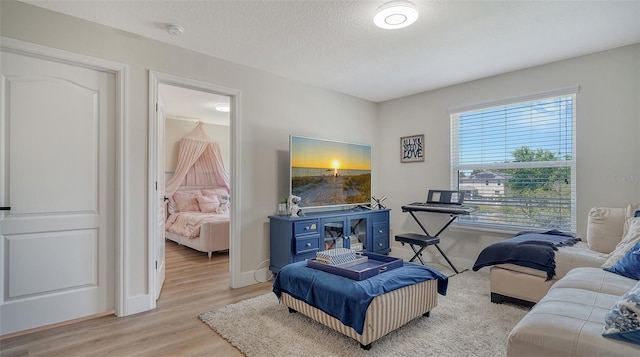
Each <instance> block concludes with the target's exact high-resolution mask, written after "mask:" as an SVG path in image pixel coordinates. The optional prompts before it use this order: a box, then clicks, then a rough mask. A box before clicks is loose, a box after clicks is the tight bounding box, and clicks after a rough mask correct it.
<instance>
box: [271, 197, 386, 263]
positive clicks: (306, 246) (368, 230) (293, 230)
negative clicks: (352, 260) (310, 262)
mask: <svg viewBox="0 0 640 357" xmlns="http://www.w3.org/2000/svg"><path fill="white" fill-rule="evenodd" d="M269 222H270V240H271V242H270V248H271V263H270V265H269V269H270V270H271V271H272V272H273V273H274V274H275V273H277V272H278V271H280V269H281V268H282V267H283V266H285V265H287V264H290V263H294V262H299V261H303V260H305V259H313V258H315V257H316V252H317V251H321V250H326V249H334V248H352V249H358V250H359V249H362V250H363V251H367V252H372V253H377V254H388V253H389V252H390V249H389V209H383V210H368V209H362V208H355V209H351V210H339V211H324V212H310V213H306V216H304V217H291V216H290V215H274V216H269Z"/></svg>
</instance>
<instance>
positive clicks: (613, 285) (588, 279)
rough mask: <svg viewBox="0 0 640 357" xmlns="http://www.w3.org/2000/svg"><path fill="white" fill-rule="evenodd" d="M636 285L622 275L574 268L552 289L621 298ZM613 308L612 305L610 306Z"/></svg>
mask: <svg viewBox="0 0 640 357" xmlns="http://www.w3.org/2000/svg"><path fill="white" fill-rule="evenodd" d="M636 283H637V281H636V280H634V279H629V278H627V277H624V276H622V275H618V274H614V273H610V272H608V271H604V270H602V269H601V268H587V267H585V268H576V269H573V270H571V271H570V272H568V273H567V275H565V276H564V277H563V278H562V279H560V280H558V281H557V282H555V284H553V286H552V287H551V290H553V289H582V290H589V291H593V292H597V293H605V294H611V295H615V296H621V295H623V294H624V293H626V292H627V291H629V289H631V288H632V287H633V286H634V285H635V284H636ZM612 306H613V305H612Z"/></svg>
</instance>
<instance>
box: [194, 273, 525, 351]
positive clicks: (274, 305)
mask: <svg viewBox="0 0 640 357" xmlns="http://www.w3.org/2000/svg"><path fill="white" fill-rule="evenodd" d="M528 311H529V309H527V308H523V307H519V306H514V305H509V304H494V303H492V302H491V301H490V298H489V275H488V274H487V273H484V272H472V271H467V272H464V273H462V274H458V275H455V276H453V277H450V278H449V288H448V290H447V296H442V295H438V306H436V307H435V308H434V309H433V310H432V311H431V316H429V317H418V318H416V319H414V320H412V321H410V322H409V323H407V324H406V325H404V326H403V327H401V328H399V329H397V330H396V331H393V332H391V333H389V334H388V335H386V336H384V337H382V338H380V339H379V340H377V341H374V342H373V344H372V347H371V350H369V351H365V350H363V349H361V348H360V344H359V343H358V342H357V341H355V340H353V339H351V338H349V337H346V336H344V335H342V334H340V333H338V332H335V331H334V330H332V329H330V328H328V327H325V326H323V325H321V324H319V323H317V322H315V321H313V320H311V319H310V318H308V317H306V316H304V315H302V314H300V313H289V311H288V309H287V307H286V306H284V305H282V304H280V303H279V302H278V299H277V298H276V296H275V295H274V294H273V293H270V294H265V295H262V296H258V297H256V298H253V299H249V300H244V301H241V302H239V303H237V304H232V305H227V306H225V307H223V308H221V309H219V310H215V311H210V312H205V313H202V314H200V316H199V318H200V319H201V320H202V321H203V322H204V323H206V324H207V325H209V326H210V327H211V328H212V329H213V330H214V331H216V332H217V333H218V334H220V335H221V336H222V337H224V338H225V339H227V340H228V341H229V342H230V343H231V344H232V345H234V346H235V347H237V348H238V349H239V350H240V351H242V352H243V353H244V354H245V355H247V356H261V357H264V356H304V355H322V356H438V357H446V356H455V357H458V356H478V357H488V356H505V355H506V342H507V336H508V334H509V331H511V329H512V328H513V327H514V326H515V325H516V323H517V322H518V321H520V319H522V317H523V316H524V315H525V314H526V313H527V312H528Z"/></svg>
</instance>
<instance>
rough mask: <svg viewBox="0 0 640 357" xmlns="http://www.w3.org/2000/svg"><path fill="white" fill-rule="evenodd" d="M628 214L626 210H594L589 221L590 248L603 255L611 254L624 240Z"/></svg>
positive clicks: (588, 239)
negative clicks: (623, 235)
mask: <svg viewBox="0 0 640 357" xmlns="http://www.w3.org/2000/svg"><path fill="white" fill-rule="evenodd" d="M626 214H627V209H626V208H607V207H594V208H592V209H591V211H589V219H588V220H587V242H588V243H589V248H591V249H593V250H595V251H597V252H601V253H611V252H612V251H613V250H614V249H615V248H616V245H617V244H618V242H620V240H621V239H622V234H623V230H624V224H625V219H626Z"/></svg>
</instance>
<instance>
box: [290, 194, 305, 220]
mask: <svg viewBox="0 0 640 357" xmlns="http://www.w3.org/2000/svg"><path fill="white" fill-rule="evenodd" d="M299 204H300V196H294V195H291V196H289V211H290V212H291V217H300V216H302V215H301V213H302V211H300V206H299Z"/></svg>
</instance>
